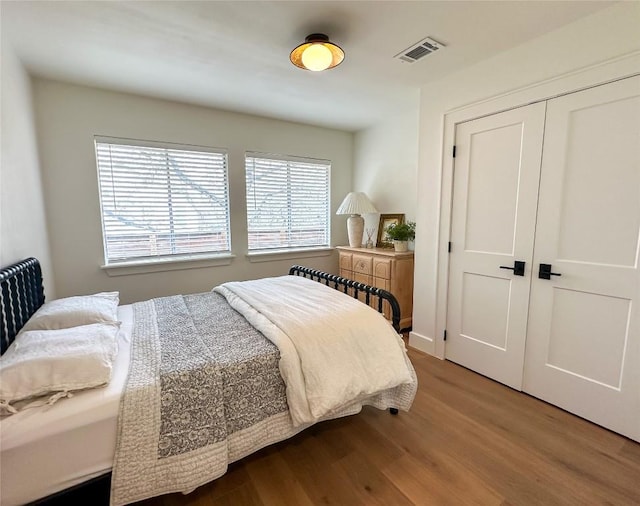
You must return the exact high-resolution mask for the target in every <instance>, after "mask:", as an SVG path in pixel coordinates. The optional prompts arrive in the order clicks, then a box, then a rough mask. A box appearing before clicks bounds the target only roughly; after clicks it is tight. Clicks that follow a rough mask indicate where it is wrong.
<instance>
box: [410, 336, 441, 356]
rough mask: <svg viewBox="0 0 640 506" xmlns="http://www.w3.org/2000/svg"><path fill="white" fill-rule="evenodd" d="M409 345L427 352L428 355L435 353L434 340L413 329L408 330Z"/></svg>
mask: <svg viewBox="0 0 640 506" xmlns="http://www.w3.org/2000/svg"><path fill="white" fill-rule="evenodd" d="M409 346H410V347H411V348H415V349H416V350H419V351H422V352H424V353H428V354H429V355H434V356H435V354H436V343H435V341H434V340H433V339H432V338H430V337H427V336H423V335H421V334H418V333H416V332H413V331H411V332H409Z"/></svg>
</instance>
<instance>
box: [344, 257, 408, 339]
mask: <svg viewBox="0 0 640 506" xmlns="http://www.w3.org/2000/svg"><path fill="white" fill-rule="evenodd" d="M336 249H337V250H338V252H339V253H340V276H342V277H345V278H349V279H353V280H354V281H359V282H361V283H366V284H368V285H372V286H375V287H377V288H384V289H385V290H387V291H389V292H391V293H392V294H393V295H394V296H395V298H396V299H398V303H399V304H400V328H401V329H408V328H410V327H411V317H412V312H413V251H407V252H406V253H396V252H395V251H394V250H392V249H382V248H351V247H349V246H337V247H336ZM388 313H389V312H388V310H386V311H385V316H387V317H389V314H388Z"/></svg>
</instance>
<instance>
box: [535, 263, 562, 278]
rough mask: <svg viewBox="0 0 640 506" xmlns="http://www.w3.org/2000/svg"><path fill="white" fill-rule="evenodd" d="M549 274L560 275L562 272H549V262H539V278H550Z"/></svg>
mask: <svg viewBox="0 0 640 506" xmlns="http://www.w3.org/2000/svg"><path fill="white" fill-rule="evenodd" d="M551 276H562V274H560V273H557V272H551V264H540V270H539V271H538V277H539V278H540V279H551Z"/></svg>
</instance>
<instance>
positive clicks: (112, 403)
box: [0, 305, 133, 506]
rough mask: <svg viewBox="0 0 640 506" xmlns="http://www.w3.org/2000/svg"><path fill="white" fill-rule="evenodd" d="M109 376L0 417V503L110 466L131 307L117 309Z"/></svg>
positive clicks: (8, 504) (26, 498) (22, 499)
mask: <svg viewBox="0 0 640 506" xmlns="http://www.w3.org/2000/svg"><path fill="white" fill-rule="evenodd" d="M118 318H119V320H120V321H121V322H122V325H121V327H120V332H119V334H118V355H117V356H116V359H115V362H114V367H113V373H112V377H111V381H110V382H109V384H108V385H107V386H106V387H103V388H95V389H92V390H86V391H83V392H77V393H75V394H74V396H73V397H71V398H69V399H62V400H61V401H58V402H57V403H55V404H54V405H52V406H41V407H37V408H31V409H25V410H23V411H20V412H19V413H17V414H15V415H12V416H8V417H5V418H3V419H2V420H1V421H0V504H2V505H3V506H12V505H16V504H24V503H26V502H30V501H34V500H36V499H39V498H42V497H46V496H48V495H50V494H53V493H55V492H58V491H60V490H64V489H66V488H69V487H71V486H73V485H77V484H79V483H82V482H85V481H87V480H89V479H91V478H95V477H97V476H100V475H102V474H105V473H108V472H109V471H110V470H111V466H112V463H113V456H114V452H115V446H116V428H117V421H118V410H119V405H120V397H121V394H122V391H123V390H124V385H125V382H126V380H127V372H128V369H129V361H130V351H131V329H132V324H133V310H132V307H131V306H130V305H126V306H120V307H119V308H118Z"/></svg>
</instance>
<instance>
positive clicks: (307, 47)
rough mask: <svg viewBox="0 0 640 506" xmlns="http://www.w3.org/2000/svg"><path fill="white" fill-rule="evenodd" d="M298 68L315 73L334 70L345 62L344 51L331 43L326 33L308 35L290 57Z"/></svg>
mask: <svg viewBox="0 0 640 506" xmlns="http://www.w3.org/2000/svg"><path fill="white" fill-rule="evenodd" d="M289 59H290V60H291V63H293V64H294V65H295V66H296V67H299V68H301V69H305V70H311V71H313V72H320V71H322V70H327V69H332V68H333V67H337V66H338V65H340V64H341V63H342V60H344V51H343V50H342V49H341V48H340V46H337V45H336V44H334V43H333V42H330V41H329V37H327V36H326V35H325V34H324V33H312V34H311V35H307V36H306V37H305V39H304V43H303V44H300V45H299V46H298V47H296V48H295V49H294V50H293V51H291V54H290V55H289Z"/></svg>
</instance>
